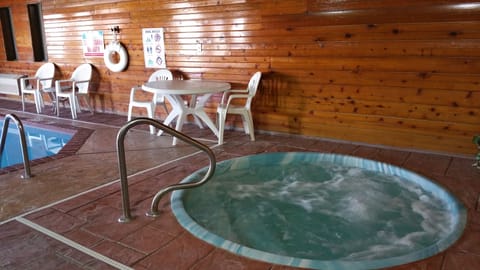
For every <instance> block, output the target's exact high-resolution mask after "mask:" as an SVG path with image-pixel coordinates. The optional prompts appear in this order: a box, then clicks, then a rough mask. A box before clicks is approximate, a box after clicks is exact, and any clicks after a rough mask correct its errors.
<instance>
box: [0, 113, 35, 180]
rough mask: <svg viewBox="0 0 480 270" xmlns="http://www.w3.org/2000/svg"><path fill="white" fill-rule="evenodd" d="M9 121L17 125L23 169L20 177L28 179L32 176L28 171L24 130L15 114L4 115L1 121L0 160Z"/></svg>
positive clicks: (28, 163)
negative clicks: (23, 172) (23, 171)
mask: <svg viewBox="0 0 480 270" xmlns="http://www.w3.org/2000/svg"><path fill="white" fill-rule="evenodd" d="M10 120H13V122H15V124H16V125H17V128H18V132H19V137H20V145H21V147H22V156H23V167H24V169H25V174H23V175H22V176H21V177H22V178H23V179H28V178H31V177H32V174H31V171H30V160H29V158H28V150H27V140H26V139H25V129H24V128H23V124H22V121H20V118H18V116H16V115H15V114H7V115H5V119H4V121H3V130H2V135H1V137H0V160H1V159H2V155H3V150H4V149H5V142H6V140H7V134H8V126H9V124H10Z"/></svg>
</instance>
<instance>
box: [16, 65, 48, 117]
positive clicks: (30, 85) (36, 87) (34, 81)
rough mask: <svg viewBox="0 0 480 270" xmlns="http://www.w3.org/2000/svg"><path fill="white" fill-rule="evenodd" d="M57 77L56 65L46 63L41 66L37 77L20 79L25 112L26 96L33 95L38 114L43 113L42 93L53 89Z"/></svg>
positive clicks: (36, 74)
mask: <svg viewBox="0 0 480 270" xmlns="http://www.w3.org/2000/svg"><path fill="white" fill-rule="evenodd" d="M54 76H55V65H54V64H53V63H45V64H43V65H41V66H40V67H39V68H38V69H37V72H36V73H35V76H33V77H25V78H21V79H20V90H21V93H22V110H23V111H25V95H33V100H34V102H35V107H36V109H37V113H41V112H42V110H43V108H44V107H45V106H44V102H43V97H42V91H43V89H48V88H51V87H52V83H53V78H54Z"/></svg>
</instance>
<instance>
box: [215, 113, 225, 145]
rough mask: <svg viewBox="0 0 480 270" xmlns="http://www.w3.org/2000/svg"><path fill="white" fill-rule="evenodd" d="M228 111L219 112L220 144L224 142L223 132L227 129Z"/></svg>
mask: <svg viewBox="0 0 480 270" xmlns="http://www.w3.org/2000/svg"><path fill="white" fill-rule="evenodd" d="M226 117H227V116H226V113H225V112H224V111H220V112H218V113H217V119H218V144H223V133H224V131H225V121H226Z"/></svg>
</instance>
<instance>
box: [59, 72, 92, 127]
mask: <svg viewBox="0 0 480 270" xmlns="http://www.w3.org/2000/svg"><path fill="white" fill-rule="evenodd" d="M91 79H92V65H90V64H82V65H80V66H78V67H77V68H76V69H75V70H74V71H73V73H72V76H71V77H70V79H68V80H58V81H56V82H55V106H56V110H57V116H60V108H59V102H62V101H68V102H69V103H70V110H71V111H72V119H77V112H81V108H80V103H79V101H78V99H79V98H80V97H81V98H83V99H84V101H85V102H86V104H87V107H88V109H89V110H90V113H93V111H92V108H91V107H90V98H89V95H88V89H89V86H90V80H91Z"/></svg>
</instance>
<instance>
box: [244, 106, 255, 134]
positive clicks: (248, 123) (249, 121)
mask: <svg viewBox="0 0 480 270" xmlns="http://www.w3.org/2000/svg"><path fill="white" fill-rule="evenodd" d="M244 117H245V120H244V123H243V124H244V125H245V124H246V125H245V129H247V127H248V133H249V134H250V140H251V141H255V132H254V130H253V118H252V114H251V113H250V111H247V113H246V114H245V116H244Z"/></svg>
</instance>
